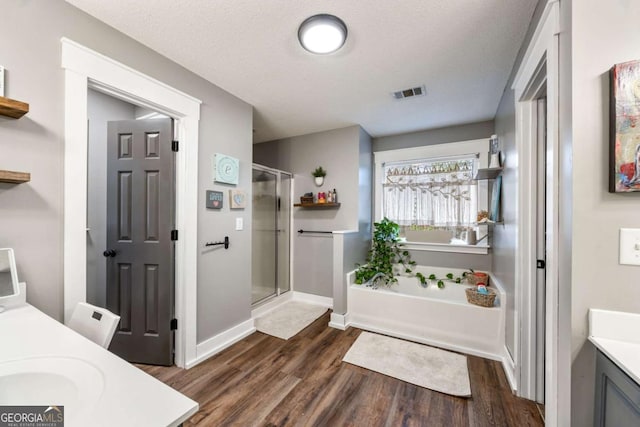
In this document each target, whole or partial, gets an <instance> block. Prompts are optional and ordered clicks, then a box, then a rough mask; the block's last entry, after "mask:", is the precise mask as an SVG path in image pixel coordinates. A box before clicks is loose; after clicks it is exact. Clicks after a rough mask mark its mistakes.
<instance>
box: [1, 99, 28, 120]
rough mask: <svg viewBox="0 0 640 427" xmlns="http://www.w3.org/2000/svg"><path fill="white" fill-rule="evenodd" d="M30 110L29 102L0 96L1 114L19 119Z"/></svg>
mask: <svg viewBox="0 0 640 427" xmlns="http://www.w3.org/2000/svg"><path fill="white" fill-rule="evenodd" d="M28 112H29V104H27V103H26V102H22V101H16V100H15V99H9V98H5V97H4V96H0V115H2V116H5V117H11V118H12V119H19V118H20V117H22V116H24V115H25V114H27V113H28Z"/></svg>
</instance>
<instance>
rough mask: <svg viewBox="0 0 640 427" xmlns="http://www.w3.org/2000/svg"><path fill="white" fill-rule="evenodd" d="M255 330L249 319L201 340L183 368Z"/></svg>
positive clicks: (202, 359) (217, 351)
mask: <svg viewBox="0 0 640 427" xmlns="http://www.w3.org/2000/svg"><path fill="white" fill-rule="evenodd" d="M255 331H256V328H255V326H254V321H253V319H249V320H245V321H244V322H242V323H240V324H239V325H236V326H234V327H232V328H229V329H227V330H226V331H224V332H221V333H219V334H218V335H215V336H213V337H211V338H209V339H207V340H206V341H203V342H201V343H200V344H198V346H197V349H196V357H195V359H193V360H190V361H189V362H187V364H186V365H185V368H187V369H190V368H193V367H194V366H196V365H197V364H199V363H202V362H204V361H205V360H207V359H208V358H210V357H212V356H214V355H216V354H218V353H220V352H221V351H222V350H224V349H225V348H227V347H230V346H232V345H233V344H235V343H237V342H238V341H240V340H241V339H243V338H246V337H248V336H249V335H251V334H252V333H254V332H255Z"/></svg>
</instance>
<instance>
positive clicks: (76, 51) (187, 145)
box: [61, 38, 201, 367]
mask: <svg viewBox="0 0 640 427" xmlns="http://www.w3.org/2000/svg"><path fill="white" fill-rule="evenodd" d="M61 44H62V68H64V71H65V100H64V105H65V151H64V152H65V163H64V164H65V166H64V314H65V316H64V317H65V321H67V320H68V319H69V318H70V316H71V313H72V310H73V308H74V307H75V305H76V304H77V303H78V302H84V301H86V277H87V274H86V265H87V263H86V257H87V254H86V215H85V213H86V210H87V90H88V89H89V88H92V89H96V90H98V91H101V92H104V93H106V94H109V95H111V96H114V97H116V98H119V99H122V100H125V101H128V102H131V103H133V104H136V105H140V106H143V107H147V108H151V109H154V110H156V111H158V112H161V113H163V114H166V115H168V116H170V117H172V118H173V119H174V120H175V128H176V132H177V135H178V137H179V139H180V141H181V149H180V151H179V152H178V153H177V156H176V205H175V209H176V224H175V225H176V228H177V229H178V230H180V240H178V241H177V242H176V246H175V259H176V264H175V317H176V318H177V319H178V321H179V325H180V327H179V329H178V330H177V331H176V340H175V341H176V345H175V363H176V365H178V366H180V367H184V366H187V365H189V364H192V363H193V361H194V360H195V359H196V358H197V350H196V327H197V316H196V309H197V304H196V298H197V276H196V274H197V255H198V252H197V225H198V221H197V220H198V218H197V211H198V209H197V208H198V203H197V199H198V127H199V124H198V122H199V120H200V104H201V101H200V100H198V99H196V98H194V97H192V96H190V95H187V94H185V93H183V92H181V91H179V90H177V89H174V88H172V87H170V86H168V85H166V84H164V83H162V82H160V81H158V80H155V79H153V78H151V77H149V76H147V75H145V74H142V73H140V72H138V71H136V70H134V69H132V68H130V67H128V66H126V65H124V64H122V63H120V62H117V61H115V60H113V59H111V58H108V57H106V56H104V55H102V54H100V53H98V52H95V51H93V50H91V49H88V48H86V47H84V46H82V45H80V44H78V43H76V42H74V41H72V40H69V39H67V38H62V39H61Z"/></svg>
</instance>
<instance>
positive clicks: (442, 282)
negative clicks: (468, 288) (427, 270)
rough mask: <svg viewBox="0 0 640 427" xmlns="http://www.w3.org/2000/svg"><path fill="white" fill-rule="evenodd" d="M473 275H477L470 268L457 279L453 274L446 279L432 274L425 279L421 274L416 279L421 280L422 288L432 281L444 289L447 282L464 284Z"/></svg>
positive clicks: (417, 274)
mask: <svg viewBox="0 0 640 427" xmlns="http://www.w3.org/2000/svg"><path fill="white" fill-rule="evenodd" d="M473 274H475V271H473V269H472V268H470V269H469V270H467V271H464V272H462V274H461V275H460V276H457V277H456V276H455V275H454V274H453V273H447V274H446V275H445V277H440V278H439V277H438V276H436V275H435V274H430V275H429V277H425V276H424V275H423V274H421V273H416V277H418V279H420V284H422V286H424V287H426V286H427V283H428V282H427V281H428V280H431V281H436V285H437V286H438V288H440V289H442V288H444V285H445V282H451V283H458V284H460V283H462V281H463V280H466V279H468V276H472V275H473Z"/></svg>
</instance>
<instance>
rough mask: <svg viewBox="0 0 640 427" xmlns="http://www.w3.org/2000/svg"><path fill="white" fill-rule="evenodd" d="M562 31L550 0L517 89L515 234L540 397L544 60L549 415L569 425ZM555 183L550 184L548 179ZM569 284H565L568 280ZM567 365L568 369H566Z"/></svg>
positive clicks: (519, 305) (523, 378)
mask: <svg viewBox="0 0 640 427" xmlns="http://www.w3.org/2000/svg"><path fill="white" fill-rule="evenodd" d="M559 33H560V4H559V1H558V0H549V1H548V2H547V4H546V6H545V9H544V11H543V13H542V16H541V19H540V23H539V24H538V27H537V28H536V30H535V32H534V35H533V37H532V40H531V43H530V44H529V46H528V48H527V50H526V52H525V55H524V58H523V61H522V63H521V66H520V68H519V70H518V72H517V74H516V78H515V79H514V83H513V86H512V89H513V90H514V91H515V104H516V147H517V152H518V184H517V200H518V219H517V225H518V227H517V239H516V277H515V280H516V283H517V284H518V286H516V295H515V301H516V302H515V303H516V310H517V311H518V312H519V314H518V315H517V316H516V322H517V324H516V325H515V326H516V347H517V348H516V381H518V394H519V395H520V396H522V397H526V398H529V399H535V394H534V391H535V380H536V378H535V339H536V336H535V328H536V323H535V307H536V301H535V295H536V293H535V290H536V288H535V284H536V265H535V260H536V252H535V249H536V238H535V237H536V223H535V216H534V215H532V214H531V213H532V212H533V211H534V210H535V202H536V192H534V191H531V188H535V187H534V185H535V184H536V179H537V177H536V164H535V160H536V157H537V156H536V146H535V142H536V141H537V129H536V116H535V99H534V97H533V94H532V85H535V84H536V83H539V80H537V79H538V78H539V77H540V70H541V66H542V65H544V66H545V67H546V69H545V73H546V90H547V159H549V160H550V162H549V163H548V165H547V176H546V179H547V183H548V187H547V188H550V189H551V192H550V193H551V194H549V192H548V193H547V201H548V203H549V205H548V206H547V209H548V210H549V211H550V212H552V213H553V214H552V215H551V218H548V220H547V224H546V226H547V242H548V246H547V259H546V268H547V283H546V289H547V293H546V317H545V322H546V332H545V346H546V350H545V363H546V367H545V415H546V417H545V420H546V424H547V425H549V426H557V425H564V422H565V421H566V420H568V419H569V417H570V410H571V409H570V408H571V380H570V375H571V373H570V369H571V367H570V365H569V366H568V367H567V366H566V360H569V361H570V360H571V359H570V357H571V355H570V354H564V350H563V348H564V347H563V346H562V345H561V342H563V341H564V340H570V339H571V337H570V336H566V335H567V334H566V331H565V329H564V328H561V326H562V325H560V322H559V313H560V310H563V311H564V310H570V303H571V302H570V301H566V300H565V298H561V293H560V283H559V263H558V259H559V239H560V234H561V233H560V230H559V223H560V222H559V218H560V215H559V207H560V203H559V201H560V199H559V188H560V185H559V183H560V174H559V171H560V159H559V155H560V148H559V139H560V138H559V137H560V133H559V75H560V73H559ZM549 184H550V185H549ZM569 285H570V284H567V283H565V284H563V286H569ZM565 371H568V372H565Z"/></svg>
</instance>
